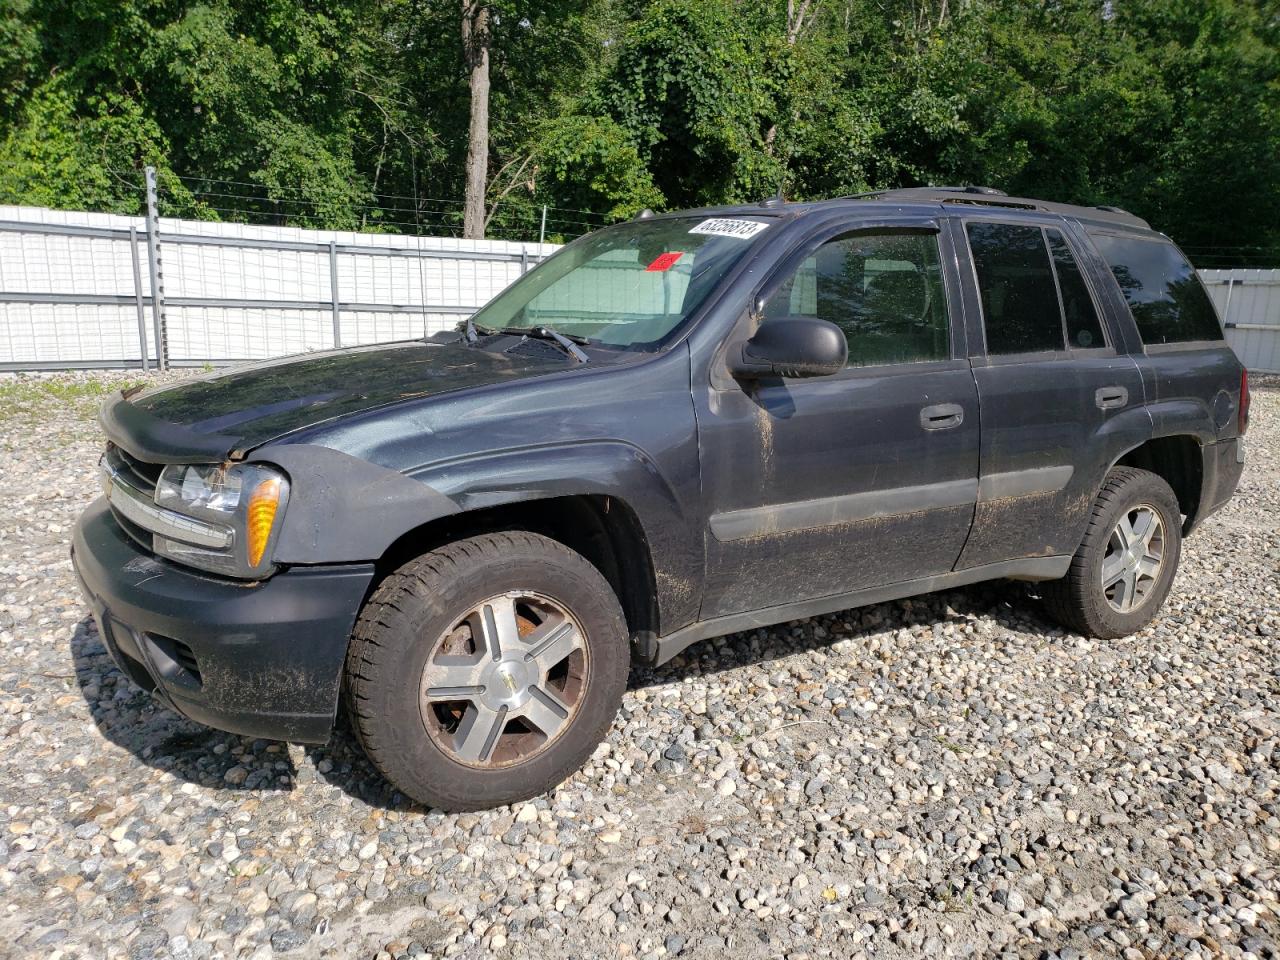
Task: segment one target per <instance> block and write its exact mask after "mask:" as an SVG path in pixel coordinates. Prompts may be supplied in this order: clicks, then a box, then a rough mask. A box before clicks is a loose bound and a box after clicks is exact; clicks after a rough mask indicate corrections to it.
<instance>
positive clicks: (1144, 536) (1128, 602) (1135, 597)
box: [1101, 503, 1164, 613]
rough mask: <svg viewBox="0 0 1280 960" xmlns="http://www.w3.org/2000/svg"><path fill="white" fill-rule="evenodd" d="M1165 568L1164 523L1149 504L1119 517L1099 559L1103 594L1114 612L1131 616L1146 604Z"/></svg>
mask: <svg viewBox="0 0 1280 960" xmlns="http://www.w3.org/2000/svg"><path fill="white" fill-rule="evenodd" d="M1163 567H1164V523H1163V521H1162V520H1161V519H1160V514H1159V513H1158V512H1157V511H1156V509H1155V508H1154V507H1152V506H1151V505H1149V504H1145V503H1144V504H1140V505H1138V506H1136V507H1133V508H1131V509H1129V510H1126V511H1125V512H1124V514H1122V515H1121V517H1120V519H1119V521H1117V522H1116V525H1115V527H1114V528H1113V529H1112V531H1111V537H1110V539H1109V540H1108V541H1107V552H1106V555H1105V556H1104V557H1103V559H1102V573H1101V577H1102V592H1103V594H1104V595H1105V596H1106V598H1107V603H1109V604H1110V605H1111V608H1112V609H1113V610H1116V611H1118V612H1120V613H1130V612H1132V611H1133V610H1135V609H1137V608H1138V607H1140V606H1142V605H1143V603H1145V602H1146V600H1147V597H1148V596H1149V595H1150V593H1151V590H1152V588H1153V587H1154V586H1155V584H1156V581H1157V580H1158V579H1159V578H1160V571H1161V569H1162V568H1163Z"/></svg>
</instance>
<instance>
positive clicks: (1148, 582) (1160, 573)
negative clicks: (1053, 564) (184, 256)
mask: <svg viewBox="0 0 1280 960" xmlns="http://www.w3.org/2000/svg"><path fill="white" fill-rule="evenodd" d="M1181 524H1182V516H1181V514H1180V513H1179V510H1178V499H1177V497H1176V496H1175V495H1174V492H1173V490H1171V489H1170V487H1169V485H1168V484H1167V483H1165V481H1164V480H1163V479H1162V478H1160V477H1159V476H1157V475H1156V474H1154V473H1151V472H1149V471H1147V470H1138V469H1135V468H1132V467H1116V468H1115V469H1114V470H1112V471H1111V473H1109V474H1108V475H1107V479H1106V482H1105V483H1104V484H1103V486H1102V491H1101V493H1099V494H1098V499H1097V500H1096V501H1095V502H1094V506H1093V514H1092V516H1091V517H1090V520H1089V526H1088V529H1087V530H1086V531H1085V535H1084V539H1083V540H1082V541H1081V543H1080V549H1078V550H1077V551H1076V554H1075V556H1074V557H1073V558H1072V560H1071V567H1070V569H1069V570H1068V572H1067V575H1066V576H1065V577H1063V578H1062V579H1061V580H1056V581H1054V582H1052V583H1048V584H1045V590H1044V596H1045V602H1046V605H1047V607H1048V609H1049V612H1050V613H1051V614H1052V615H1053V617H1054V619H1056V620H1057V621H1058V622H1059V623H1061V624H1062V625H1063V626H1065V627H1068V628H1070V629H1072V630H1075V631H1076V632H1078V633H1083V634H1086V635H1088V636H1093V637H1101V638H1105V639H1110V638H1114V637H1124V636H1128V635H1129V634H1131V633H1136V632H1137V631H1139V630H1141V629H1142V628H1143V627H1145V626H1146V625H1147V624H1148V623H1150V622H1151V620H1152V619H1153V618H1154V617H1155V615H1156V613H1157V612H1158V611H1159V609H1160V606H1161V604H1163V603H1164V600H1165V597H1167V596H1168V595H1169V590H1170V589H1171V588H1172V586H1173V577H1174V574H1175V573H1176V572H1177V569H1178V560H1179V557H1180V555H1181V551H1182V526H1181Z"/></svg>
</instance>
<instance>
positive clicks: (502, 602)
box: [346, 532, 630, 811]
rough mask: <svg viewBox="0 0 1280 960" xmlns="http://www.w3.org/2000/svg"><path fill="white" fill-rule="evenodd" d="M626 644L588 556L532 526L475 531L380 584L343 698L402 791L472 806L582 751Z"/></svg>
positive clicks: (619, 687) (516, 793)
mask: <svg viewBox="0 0 1280 960" xmlns="http://www.w3.org/2000/svg"><path fill="white" fill-rule="evenodd" d="M629 657H630V653H629V647H628V641H627V632H626V627H625V624H624V621H623V616H622V610H621V608H620V607H619V605H618V599H617V597H616V596H615V595H614V593H613V590H612V589H611V588H610V586H609V584H608V582H607V581H606V580H605V579H604V577H603V576H601V574H600V572H599V571H598V570H597V569H596V568H595V567H594V566H592V565H591V564H590V563H589V562H588V561H587V560H586V559H584V558H583V557H582V556H580V555H579V554H577V553H575V552H573V551H572V550H570V549H568V548H567V547H565V546H564V545H563V544H560V543H557V542H556V541H554V540H550V539H548V538H546V537H542V536H539V535H537V534H532V533H524V532H509V533H495V534H486V535H484V536H478V537H473V538H470V539H467V540H459V541H457V542H454V543H451V544H448V545H446V546H444V547H441V548H440V549H438V550H434V551H432V552H431V553H428V554H425V555H423V556H421V557H418V558H417V559H415V560H412V561H410V562H409V563H407V564H405V565H404V566H403V567H401V568H400V569H399V570H397V571H396V572H395V573H393V574H391V575H390V576H388V577H387V578H386V580H384V581H383V582H382V584H381V585H379V587H378V589H377V590H376V591H375V592H374V594H373V596H372V597H371V598H370V599H369V601H368V603H366V604H365V607H364V609H363V610H362V611H361V614H360V618H359V620H358V621H357V623H356V628H355V632H354V635H353V637H352V641H351V646H350V649H349V651H348V654H347V667H346V688H347V704H348V709H349V712H350V715H351V722H352V727H353V728H354V729H355V732H356V735H357V737H358V738H359V740H360V742H361V744H362V746H363V747H364V749H365V752H366V753H367V754H368V756H369V758H370V760H372V761H373V763H374V765H375V766H377V767H378V769H379V770H380V771H381V772H382V773H383V775H384V776H386V777H387V779H388V780H390V781H391V782H392V783H393V784H394V785H395V786H396V787H398V788H399V789H400V790H401V791H402V792H404V793H405V794H406V795H407V796H410V797H412V798H413V799H415V800H417V801H419V802H420V803H424V804H427V805H428V806H433V807H441V808H443V809H447V810H454V811H458V810H477V809H482V808H486V807H493V806H499V805H501V804H508V803H514V802H516V801H519V800H525V799H528V798H529V797H532V796H536V795H537V794H540V793H543V792H545V791H547V790H548V789H550V788H551V787H554V786H555V785H556V784H558V783H560V782H561V781H562V780H564V779H565V778H566V777H568V776H569V775H570V774H572V773H573V772H574V771H575V770H577V769H578V768H579V767H580V766H581V765H582V764H583V762H585V760H586V759H587V757H588V756H589V755H590V754H591V752H592V751H593V750H594V749H595V747H596V745H597V744H598V743H599V742H600V740H601V739H602V738H603V737H604V735H605V733H606V732H607V731H608V729H609V725H610V724H611V723H612V722H613V718H614V716H615V715H616V714H617V710H618V705H619V704H620V702H621V700H622V694H623V691H624V690H625V688H626V680H627V670H628V665H629Z"/></svg>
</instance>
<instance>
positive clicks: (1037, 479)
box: [73, 187, 1249, 809]
mask: <svg viewBox="0 0 1280 960" xmlns="http://www.w3.org/2000/svg"><path fill="white" fill-rule="evenodd" d="M1248 406H1249V393H1248V383H1247V379H1246V376H1245V372H1244V370H1243V369H1242V367H1241V365H1240V363H1239V361H1238V360H1237V359H1236V357H1235V356H1234V355H1233V354H1232V352H1231V350H1230V348H1228V347H1227V345H1226V344H1225V343H1224V342H1223V338H1222V330H1221V327H1220V324H1219V321H1218V319H1217V317H1216V316H1215V314H1214V310H1213V307H1212V306H1211V304H1210V302H1209V299H1208V297H1207V296H1206V294H1205V291H1204V289H1203V288H1202V286H1201V284H1200V281H1199V280H1198V278H1197V276H1196V274H1195V272H1194V271H1193V270H1192V268H1191V266H1190V264H1188V262H1187V260H1186V258H1185V257H1183V255H1182V254H1181V253H1180V252H1179V251H1178V250H1177V248H1176V247H1175V246H1174V245H1173V244H1172V243H1171V242H1170V241H1169V240H1168V239H1167V238H1166V237H1164V236H1162V235H1160V234H1158V233H1155V232H1153V231H1152V230H1151V229H1150V228H1149V227H1148V226H1147V224H1145V223H1144V222H1142V221H1141V220H1139V219H1138V218H1136V217H1134V216H1131V215H1129V214H1127V213H1125V212H1124V211H1121V210H1116V209H1112V208H1085V207H1073V206H1065V205H1061V204H1053V203H1045V202H1042V201H1038V200H1023V199H1015V198H1012V197H1007V196H1004V195H1003V194H1000V193H998V192H997V191H992V190H989V189H983V188H972V187H970V188H954V189H948V188H932V189H916V190H898V191H891V192H886V193H878V194H871V195H867V196H862V197H854V198H848V199H840V200H831V201H825V202H820V203H805V204H789V203H781V202H779V201H767V202H765V203H762V204H759V205H754V206H740V207H732V208H720V209H708V210H698V211H689V212H681V213H672V214H664V215H661V216H654V215H652V214H649V213H647V212H646V214H644V215H642V216H641V217H639V218H637V219H636V220H634V221H632V222H629V223H625V224H620V225H618V226H614V227H609V228H607V229H604V230H601V231H599V232H598V233H595V234H591V235H589V236H587V237H584V238H582V239H580V240H578V241H576V242H575V243H572V244H570V245H568V246H567V247H565V248H564V249H563V250H561V251H560V252H558V253H557V254H556V255H555V256H553V257H551V258H550V259H549V260H548V261H547V262H545V263H544V264H542V265H541V266H539V267H538V268H536V269H535V270H533V271H531V272H530V273H529V274H527V275H526V276H524V277H523V278H521V279H520V280H519V281H518V282H516V283H515V284H513V285H512V286H511V287H509V288H508V289H507V290H506V291H504V292H503V293H502V294H500V295H499V296H498V297H497V298H496V299H495V300H493V301H492V302H491V303H490V304H489V305H488V306H486V307H484V308H483V309H482V310H480V311H479V312H478V313H477V314H476V315H475V316H474V317H472V318H470V319H469V320H468V321H467V322H466V323H465V325H464V326H463V329H460V330H458V331H457V332H455V333H449V334H440V335H436V336H433V337H429V338H427V339H425V340H417V341H412V342H404V343H395V344H387V345H381V346H375V347H362V348H354V349H348V350H339V351H333V352H328V353H319V354H312V355H308V356H303V357H296V358H290V359H286V360H281V361H274V362H271V363H264V364H260V365H257V366H254V367H249V368H246V369H241V370H238V371H235V372H231V373H226V374H222V375H218V376H213V377H209V378H205V379H201V380H197V381H193V382H187V383H183V384H180V385H177V386H173V387H168V388H164V389H160V390H155V391H152V392H147V393H141V394H138V395H131V394H128V393H126V394H123V395H121V396H118V397H115V398H113V399H112V400H111V401H109V402H108V403H107V404H106V406H105V407H104V408H103V412H102V424H103V427H104V428H105V431H106V434H107V437H108V440H109V443H108V446H107V451H106V453H105V455H104V457H103V476H104V483H105V496H104V497H103V498H102V499H100V500H99V501H97V502H96V503H95V504H93V505H92V506H91V507H90V508H89V509H88V510H87V511H86V513H85V514H84V516H83V518H82V519H81V520H80V523H79V526H78V528H77V530H76V533H75V540H74V545H73V558H74V562H75V567H76V570H77V571H78V573H79V576H80V578H81V581H82V584H83V587H84V591H85V595H86V596H87V597H88V599H89V602H90V604H91V605H92V607H93V610H94V613H95V616H96V618H97V621H98V625H99V629H100V632H101V635H102V638H103V641H104V642H105V644H106V646H107V648H108V650H109V651H110V652H111V654H112V656H113V657H114V658H115V661H116V663H117V664H118V666H119V667H120V669H121V670H123V671H124V672H125V673H127V674H128V675H129V676H130V677H131V678H132V679H133V680H134V681H135V682H137V683H138V684H140V685H142V686H143V687H145V688H146V689H148V690H151V691H152V692H154V694H155V695H156V696H157V697H158V698H160V699H161V700H162V701H163V702H164V703H166V704H168V705H169V706H171V707H172V708H173V709H174V710H176V711H178V712H179V713H181V714H183V715H185V716H187V717H190V718H192V719H194V720H197V721H199V722H202V723H207V724H209V725H212V726H216V727H221V728H223V729H226V730H231V731H236V732H240V733H246V734H250V735H255V736H262V737H274V738H282V739H293V740H302V741H311V742H321V741H324V740H325V739H326V738H327V737H328V736H329V733H330V730H331V728H332V726H333V723H334V719H335V713H336V711H337V709H338V705H339V702H340V700H344V701H345V705H346V709H347V712H348V714H349V717H350V720H351V723H352V726H353V727H354V729H355V732H356V734H357V736H358V737H359V739H360V741H361V742H362V744H363V745H364V747H365V749H366V751H367V752H368V754H369V756H370V757H371V758H372V760H373V762H374V763H375V764H376V765H377V766H378V767H379V768H380V769H381V770H382V771H383V772H384V773H385V774H386V775H387V777H388V778H389V779H390V780H392V781H393V782H394V783H395V784H396V785H397V786H398V787H399V788H400V789H401V790H403V791H404V793H406V794H408V795H409V796H412V797H414V798H417V799H418V800H420V801H422V802H423V803H427V804H432V805H437V806H441V807H447V808H451V809H466V808H476V807H485V806H490V805H494V804H501V803H509V802H512V801H515V800H518V799H522V798H526V797H529V796H531V795H533V794H536V793H539V792H541V791H544V790H546V789H548V788H549V787H551V786H553V785H555V784H556V783H558V782H559V781H560V780H562V779H563V778H564V777H566V776H568V775H569V774H571V773H572V772H573V771H574V770H575V769H577V767H578V766H579V765H580V764H581V763H582V762H583V760H584V759H585V758H586V757H587V755H588V754H589V753H590V752H591V751H592V749H593V748H594V746H595V745H596V743H597V742H598V741H599V739H600V738H601V737H602V736H603V735H604V734H605V732H606V731H607V729H608V727H609V725H610V723H611V722H612V720H613V717H614V715H615V712H616V710H617V707H618V703H619V701H620V698H621V697H622V693H623V690H624V688H625V685H626V680H627V674H628V666H629V664H630V662H631V661H632V660H633V659H634V660H639V661H643V662H649V663H661V662H663V661H666V660H669V659H671V658H672V657H674V656H675V655H676V654H678V653H680V651H682V650H684V649H685V648H686V647H688V646H689V645H690V644H692V643H694V642H696V641H698V640H700V639H703V638H705V637H710V636H715V635H720V634H726V633H732V632H735V631H741V630H747V629H751V628H754V627H758V626H761V625H764V624H771V623H777V622H780V621H785V620H788V619H792V618H797V617H804V616H812V615H815V614H821V613H825V612H830V611H834V610H838V609H841V608H845V607H850V606H855V605H858V604H865V603H872V602H877V601H883V600H888V599H892V598H897V597H905V596H909V595H912V594H918V593H924V592H927V591H931V590H938V589H942V588H949V587H954V586H957V585H961V584H968V583H974V582H976V581H980V580H987V579H992V578H998V577H1012V578H1018V579H1024V580H1038V581H1043V582H1044V583H1043V594H1044V596H1045V599H1046V606H1047V609H1048V610H1049V612H1050V613H1051V614H1052V615H1053V616H1054V617H1056V618H1057V619H1058V620H1059V621H1061V622H1062V623H1063V624H1065V625H1066V626H1067V627H1069V628H1070V629H1072V630H1075V631H1079V632H1081V633H1085V634H1089V635H1092V636H1096V637H1119V636H1123V635H1126V634H1130V633H1133V632H1135V631H1137V630H1139V629H1141V628H1142V627H1143V626H1144V625H1145V624H1146V623H1147V622H1148V621H1150V620H1151V618H1152V617H1154V616H1155V615H1156V613H1157V611H1158V610H1159V608H1160V605H1161V603H1162V602H1163V601H1164V598H1165V596H1166V595H1167V594H1168V592H1169V589H1170V585H1171V583H1172V580H1173V577H1174V574H1175V572H1176V569H1177V565H1178V556H1179V550H1180V548H1181V543H1182V538H1183V537H1184V536H1185V535H1187V534H1188V533H1190V532H1191V531H1192V530H1194V529H1195V527H1196V526H1197V525H1198V524H1199V523H1201V522H1202V521H1203V520H1204V518H1205V517H1206V516H1208V515H1209V514H1210V513H1211V512H1213V511H1214V510H1215V509H1217V508H1218V507H1219V506H1221V505H1222V504H1223V503H1224V502H1225V501H1226V500H1227V499H1228V498H1229V497H1230V496H1231V494H1232V492H1233V491H1234V489H1235V487H1236V483H1237V481H1238V479H1239V477H1240V471H1241V468H1242V464H1243V462H1244V441H1243V439H1242V437H1243V434H1244V432H1245V428H1246V425H1247V418H1248Z"/></svg>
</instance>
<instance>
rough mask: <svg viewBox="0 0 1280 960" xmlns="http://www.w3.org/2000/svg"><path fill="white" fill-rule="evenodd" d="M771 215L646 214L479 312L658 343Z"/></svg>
mask: <svg viewBox="0 0 1280 960" xmlns="http://www.w3.org/2000/svg"><path fill="white" fill-rule="evenodd" d="M768 226H769V222H768V221H767V220H761V219H750V218H745V217H733V218H723V217H710V218H709V217H681V218H676V219H670V220H668V219H655V220H637V221H632V222H630V223H624V224H619V225H617V226H614V227H608V228H606V229H604V230H600V231H599V232H597V233H593V234H590V235H588V236H586V237H583V238H582V239H581V240H578V241H576V242H575V243H572V244H570V245H569V246H567V247H565V248H564V249H563V250H561V251H559V252H557V253H556V254H555V255H554V256H553V257H551V258H550V259H549V260H547V261H546V262H545V263H543V264H541V265H539V266H538V267H536V268H535V269H533V270H531V271H530V272H529V273H527V274H525V275H524V276H523V277H521V278H520V279H519V280H517V281H516V282H515V283H513V284H512V285H511V286H510V287H508V288H507V289H506V290H504V291H503V292H502V293H500V294H498V296H497V297H495V298H494V299H493V300H491V301H490V302H489V304H488V305H487V306H485V307H484V308H482V309H481V310H480V312H478V313H477V314H476V315H475V317H474V321H475V323H476V325H477V326H481V327H486V328H489V329H493V330H503V329H520V328H524V329H528V328H531V327H539V326H545V327H551V328H552V329H554V330H556V331H557V332H559V333H563V334H566V335H569V336H575V337H584V338H587V339H588V340H589V341H590V342H591V343H592V344H595V345H599V346H604V347H610V348H613V349H622V350H653V349H656V348H657V347H658V346H659V345H660V343H661V342H662V341H663V339H664V338H665V337H666V336H667V335H668V334H670V333H672V332H673V331H674V330H675V329H676V328H677V327H678V326H680V324H681V322H682V321H683V320H684V319H685V318H686V317H688V316H689V315H690V314H691V313H693V311H694V310H696V309H697V308H698V306H699V305H700V304H701V303H702V301H703V300H705V299H706V297H707V295H708V294H709V293H710V292H711V291H712V290H713V289H714V288H715V286H716V284H717V283H719V282H720V280H721V278H723V277H724V275H725V274H726V273H728V272H729V270H730V269H731V268H732V267H733V265H734V264H735V263H737V262H738V260H739V259H740V258H741V257H742V255H743V254H744V253H745V252H746V251H747V248H748V247H750V246H751V243H750V241H751V238H752V237H754V236H756V235H757V234H759V233H760V232H761V231H763V230H765V229H767V228H768Z"/></svg>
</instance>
